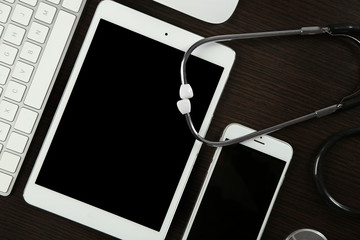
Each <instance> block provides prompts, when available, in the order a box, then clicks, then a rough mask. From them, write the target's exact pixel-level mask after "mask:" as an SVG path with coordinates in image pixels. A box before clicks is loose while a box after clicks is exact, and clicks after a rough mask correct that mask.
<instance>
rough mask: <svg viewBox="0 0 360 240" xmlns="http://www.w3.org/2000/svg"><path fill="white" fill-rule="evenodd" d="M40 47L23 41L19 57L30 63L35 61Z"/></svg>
mask: <svg viewBox="0 0 360 240" xmlns="http://www.w3.org/2000/svg"><path fill="white" fill-rule="evenodd" d="M40 52H41V47H40V46H38V45H35V44H33V43H30V42H25V43H24V46H23V49H22V50H21V53H20V57H21V58H22V59H25V60H28V61H30V62H32V63H36V62H37V60H38V59H39V55H40Z"/></svg>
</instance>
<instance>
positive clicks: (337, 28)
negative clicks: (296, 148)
mask: <svg viewBox="0 0 360 240" xmlns="http://www.w3.org/2000/svg"><path fill="white" fill-rule="evenodd" d="M353 33H360V25H353V24H337V25H329V26H327V27H318V26H315V27H302V28H300V29H295V30H283V31H269V32H256V33H241V34H228V35H219V36H213V37H208V38H204V39H201V40H199V41H198V42H196V43H194V44H193V45H192V46H191V47H190V48H189V49H188V50H187V51H186V52H185V54H184V57H183V59H182V62H181V87H180V98H181V100H179V101H178V102H177V106H178V109H179V111H180V112H181V113H182V114H183V115H184V116H185V119H186V122H187V125H188V127H189V129H190V131H191V133H192V134H193V135H194V137H195V138H196V139H197V140H199V141H201V142H203V143H205V144H206V145H209V146H213V147H224V146H228V145H232V144H236V143H240V142H243V141H245V140H248V139H251V138H254V137H257V136H260V135H265V134H269V133H272V132H275V131H278V130H280V129H282V128H285V127H288V126H291V125H294V124H297V123H300V122H304V121H307V120H310V119H313V118H321V117H325V116H327V115H330V114H332V113H335V112H337V111H338V110H347V109H349V108H352V107H355V106H357V105H359V104H360V89H358V90H357V91H355V92H354V93H352V94H351V95H349V96H346V97H344V98H343V99H342V100H341V101H340V102H339V103H337V104H334V105H331V106H329V107H326V108H322V109H319V110H316V111H314V112H313V113H310V114H307V115H304V116H301V117H298V118H295V119H292V120H290V121H286V122H283V123H280V124H277V125H275V126H272V127H268V128H266V129H263V130H259V131H255V132H252V133H250V134H247V135H244V136H242V137H238V138H235V139H231V140H224V141H210V140H207V139H205V138H204V137H202V136H200V134H199V133H198V132H197V131H196V129H195V127H194V124H193V122H192V120H191V116H190V112H191V103H190V98H192V97H193V90H192V88H191V86H190V84H189V83H188V80H187V72H186V63H187V61H188V59H189V57H190V56H191V53H192V52H193V51H194V50H195V49H196V48H198V47H199V46H201V45H203V44H208V43H214V42H225V41H232V40H242V39H254V38H267V37H279V36H293V35H317V34H328V35H330V36H333V37H338V36H339V37H346V38H349V39H351V40H353V41H355V42H356V43H357V44H359V45H360V41H359V40H358V39H357V38H355V37H353V36H351V35H349V34H353ZM355 134H360V128H354V129H349V130H345V131H343V132H340V133H339V134H336V135H335V136H334V137H332V138H330V139H329V140H328V142H327V143H326V144H325V145H324V147H323V148H322V149H321V151H320V153H319V154H318V157H317V159H316V162H315V165H314V171H313V174H314V177H315V182H316V186H317V187H318V189H319V191H320V193H321V196H322V197H323V198H324V199H325V201H326V202H327V203H328V204H329V205H331V206H333V207H335V208H336V209H339V210H341V211H343V212H346V213H347V214H351V215H353V216H359V217H360V210H357V209H353V208H350V207H347V206H345V205H343V204H341V203H339V202H337V201H336V200H335V199H333V197H331V195H330V194H329V193H328V191H327V190H326V188H325V185H324V182H323V180H322V170H321V166H322V160H323V158H324V156H325V155H326V153H327V150H328V149H329V148H330V147H331V146H333V145H334V143H335V142H336V141H339V140H340V139H342V138H343V137H346V136H348V135H355Z"/></svg>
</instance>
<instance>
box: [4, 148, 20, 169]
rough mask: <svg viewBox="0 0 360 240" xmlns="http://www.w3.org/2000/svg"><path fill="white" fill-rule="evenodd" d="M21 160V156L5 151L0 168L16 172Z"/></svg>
mask: <svg viewBox="0 0 360 240" xmlns="http://www.w3.org/2000/svg"><path fill="white" fill-rule="evenodd" d="M19 162H20V157H19V156H17V155H15V154H12V153H9V152H4V154H3V155H2V157H1V159H0V168H1V169H3V170H5V171H8V172H11V173H14V172H15V171H16V168H17V166H18V165H19Z"/></svg>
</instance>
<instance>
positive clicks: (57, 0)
mask: <svg viewBox="0 0 360 240" xmlns="http://www.w3.org/2000/svg"><path fill="white" fill-rule="evenodd" d="M47 1H48V2H52V3H55V4H59V3H60V0H47Z"/></svg>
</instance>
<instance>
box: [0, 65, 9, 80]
mask: <svg viewBox="0 0 360 240" xmlns="http://www.w3.org/2000/svg"><path fill="white" fill-rule="evenodd" d="M9 73H10V68H7V67H4V66H1V65H0V84H5V83H6V81H7V78H8V76H9Z"/></svg>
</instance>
